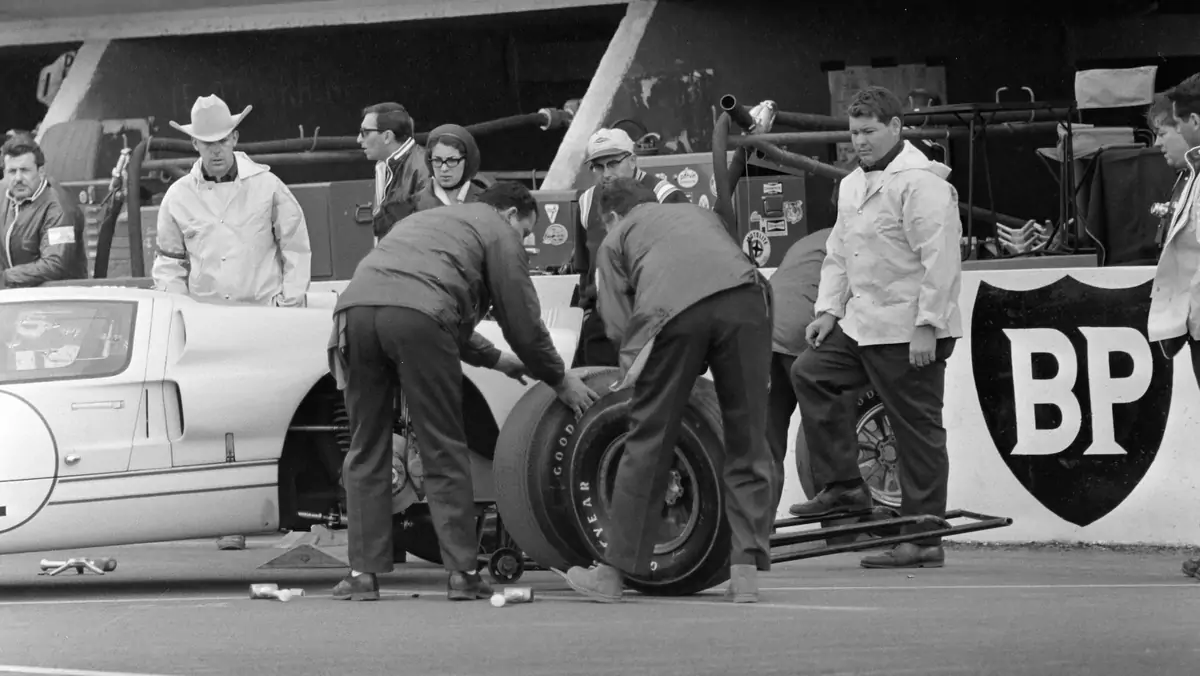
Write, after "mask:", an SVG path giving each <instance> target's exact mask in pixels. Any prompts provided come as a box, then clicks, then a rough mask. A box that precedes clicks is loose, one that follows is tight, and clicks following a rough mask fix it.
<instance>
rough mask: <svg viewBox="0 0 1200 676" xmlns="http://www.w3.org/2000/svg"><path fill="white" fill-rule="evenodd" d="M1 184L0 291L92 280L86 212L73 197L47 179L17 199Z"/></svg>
mask: <svg viewBox="0 0 1200 676" xmlns="http://www.w3.org/2000/svg"><path fill="white" fill-rule="evenodd" d="M6 187H7V186H6V184H4V183H0V238H4V239H5V241H2V242H0V289H3V288H5V287H8V288H17V287H30V286H40V285H42V284H44V283H46V282H52V281H58V280H65V279H87V278H88V260H87V243H86V242H85V241H84V226H83V212H82V211H81V210H80V209H79V205H78V203H77V202H75V201H74V199H73V198H72V196H71V195H70V194H69V193H68V192H67V191H66V190H65V189H63V188H62V187H61V186H59V185H58V184H57V183H56V182H55V181H53V180H51V179H46V182H45V183H43V184H42V185H41V186H40V187H39V188H38V189H36V190H35V191H34V193H33V195H31V196H30V197H28V198H26V199H24V200H21V201H19V202H18V201H17V200H14V199H12V198H11V197H9V196H8V193H7V190H5V189H4V188H6Z"/></svg>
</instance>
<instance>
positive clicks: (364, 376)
mask: <svg viewBox="0 0 1200 676" xmlns="http://www.w3.org/2000/svg"><path fill="white" fill-rule="evenodd" d="M345 312H346V313H347V314H346V341H347V370H346V390H345V397H346V412H347V414H348V415H349V418H350V430H351V439H350V452H349V453H347V454H346V460H345V465H344V468H343V470H342V477H343V480H344V482H345V485H346V507H347V511H348V512H349V520H350V523H349V532H348V539H349V557H350V567H351V568H352V569H354V570H356V571H359V572H363V573H386V572H390V571H391V570H392V569H393V568H394V553H393V550H392V545H393V543H392V538H393V531H392V429H393V424H394V422H395V419H396V393H397V391H402V392H403V393H404V395H405V400H406V401H407V403H408V410H409V413H410V415H411V417H412V424H413V427H414V430H415V432H416V442H417V448H418V449H419V452H420V454H421V462H422V465H423V467H424V470H425V484H424V485H425V494H426V499H427V500H428V502H429V511H430V515H431V516H432V519H433V527H434V531H435V532H436V533H437V537H438V544H439V546H440V548H441V552H442V562H443V565H444V566H445V567H446V570H449V571H452V572H453V571H467V572H474V571H475V570H476V569H477V568H478V555H479V543H478V540H477V538H476V533H475V488H474V486H473V485H472V481H471V464H470V456H469V451H468V450H467V437H466V432H465V431H464V429H463V419H462V397H463V395H462V378H463V375H462V362H461V361H460V360H459V352H458V343H457V341H456V340H455V338H454V336H453V335H451V333H450V332H449V331H448V330H447V329H445V328H443V327H442V326H441V325H440V324H438V323H437V322H436V321H434V320H433V319H432V318H431V317H429V316H427V315H425V314H423V313H421V312H418V311H416V310H410V309H408V308H400V307H352V308H349V309H347V310H345Z"/></svg>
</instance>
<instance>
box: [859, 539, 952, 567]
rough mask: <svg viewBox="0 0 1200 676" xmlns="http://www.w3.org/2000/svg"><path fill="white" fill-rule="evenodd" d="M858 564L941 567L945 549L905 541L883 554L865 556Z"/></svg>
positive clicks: (869, 565)
mask: <svg viewBox="0 0 1200 676" xmlns="http://www.w3.org/2000/svg"><path fill="white" fill-rule="evenodd" d="M859 564H860V565H861V566H862V567H863V568H941V567H942V566H944V565H946V551H945V550H944V549H942V546H941V545H937V546H934V547H922V546H920V545H917V544H914V543H912V542H905V543H902V544H898V545H896V546H895V547H893V548H892V549H891V550H889V551H887V552H884V553H883V554H876V555H875V556H868V557H865V558H863V560H862V561H860V562H859Z"/></svg>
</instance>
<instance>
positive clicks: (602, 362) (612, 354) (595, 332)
mask: <svg viewBox="0 0 1200 676" xmlns="http://www.w3.org/2000/svg"><path fill="white" fill-rule="evenodd" d="M634 178H635V180H637V182H638V183H640V184H642V186H643V187H645V188H646V189H647V190H652V191H653V192H654V196H655V197H656V198H657V199H658V202H659V204H690V202H689V201H688V198H687V195H686V194H684V192H683V191H682V190H680V189H679V188H676V187H675V186H674V185H673V184H672V183H671V182H670V181H668V180H666V179H659V178H655V177H654V176H651V175H650V174H647V173H646V172H645V171H642V170H641V169H638V170H637V174H635V175H634ZM595 194H596V186H592V187H590V188H588V189H586V190H584V191H582V192H581V193H579V198H578V199H579V220H578V222H577V223H576V224H575V256H574V265H575V269H576V270H577V271H578V272H579V292H578V293H579V307H580V308H582V309H583V312H584V315H583V326H582V327H580V329H579V346H578V347H577V348H576V349H575V359H574V364H575V366H616V365H617V346H616V345H613V344H612V342H611V341H610V340H609V339H608V337H607V336H605V334H604V322H603V321H602V320H601V319H600V315H599V314H598V313H597V312H596V270H595V266H594V261H595V260H596V252H597V251H598V250H599V249H600V243H601V242H603V241H604V235H605V232H606V231H605V227H604V221H603V219H601V217H600V209H599V207H598V205H596V204H595V203H594V202H593V197H594V196H595Z"/></svg>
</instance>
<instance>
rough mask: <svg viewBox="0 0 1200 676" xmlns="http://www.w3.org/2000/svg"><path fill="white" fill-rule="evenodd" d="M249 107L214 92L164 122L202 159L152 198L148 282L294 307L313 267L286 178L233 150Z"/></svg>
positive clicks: (231, 545) (231, 540)
mask: <svg viewBox="0 0 1200 676" xmlns="http://www.w3.org/2000/svg"><path fill="white" fill-rule="evenodd" d="M251 108H252V107H251V106H246V108H245V110H243V111H242V112H241V113H239V114H238V115H231V114H230V112H229V106H227V105H226V104H225V102H224V101H222V100H221V99H220V98H219V97H217V96H215V95H214V96H202V97H200V98H198V99H196V103H195V104H194V105H193V106H192V123H191V124H185V125H181V124H178V123H176V122H174V121H172V122H171V126H172V127H175V128H176V129H178V130H180V131H182V132H183V133H185V134H187V135H188V136H190V137H192V146H193V147H195V148H196V152H198V153H200V159H198V160H196V163H195V164H194V165H193V166H192V170H191V172H190V173H188V175H187V176H184V177H183V178H180V179H179V180H177V181H175V182H174V183H172V184H171V187H170V188H168V189H167V194H166V195H165V196H164V197H163V201H162V205H161V206H160V207H159V210H158V233H157V243H158V254H157V256H156V257H155V259H154V268H153V271H152V273H151V274H152V276H153V277H154V288H156V289H158V290H160V291H168V292H172V293H180V294H186V295H189V296H191V297H193V298H195V299H196V300H199V301H202V302H206V303H219V304H250V305H263V306H275V307H300V306H303V305H304V298H305V293H307V291H308V285H309V281H310V274H311V273H310V271H311V257H312V254H311V250H310V248H309V242H308V227H307V225H306V224H305V221H304V212H303V211H302V210H301V209H300V204H299V202H297V201H296V198H295V197H294V196H293V195H292V192H291V191H290V190H288V188H287V186H286V185H284V183H283V181H281V180H279V178H278V177H277V176H275V175H274V174H272V173H271V171H270V168H269V167H267V166H266V165H262V164H258V163H257V162H255V161H253V160H251V159H250V158H249V157H248V156H247V155H246V154H245V153H242V152H236V151H235V150H234V148H235V147H236V146H237V141H238V132H237V127H238V125H239V124H241V122H242V120H243V119H244V118H245V117H246V115H247V114H248V113H249V112H250V110H251ZM217 547H218V548H219V549H245V547H246V538H245V536H242V535H230V536H226V537H223V538H221V539H219V540H217Z"/></svg>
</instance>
